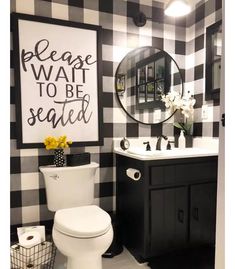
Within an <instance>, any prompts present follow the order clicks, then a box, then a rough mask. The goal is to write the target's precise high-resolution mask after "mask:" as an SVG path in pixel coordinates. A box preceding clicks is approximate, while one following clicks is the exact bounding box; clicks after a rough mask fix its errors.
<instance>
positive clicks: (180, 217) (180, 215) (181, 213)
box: [178, 209, 184, 223]
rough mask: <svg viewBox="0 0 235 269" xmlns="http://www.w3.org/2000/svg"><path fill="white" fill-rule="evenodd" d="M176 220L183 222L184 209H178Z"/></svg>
mask: <svg viewBox="0 0 235 269" xmlns="http://www.w3.org/2000/svg"><path fill="white" fill-rule="evenodd" d="M178 221H179V222H181V223H184V210H182V209H178Z"/></svg>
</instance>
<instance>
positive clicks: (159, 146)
mask: <svg viewBox="0 0 235 269" xmlns="http://www.w3.org/2000/svg"><path fill="white" fill-rule="evenodd" d="M162 138H164V139H165V140H167V139H168V138H167V136H165V135H160V136H159V137H158V139H157V145H156V150H161V141H162Z"/></svg>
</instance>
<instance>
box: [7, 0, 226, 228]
mask: <svg viewBox="0 0 235 269" xmlns="http://www.w3.org/2000/svg"><path fill="white" fill-rule="evenodd" d="M221 2H222V1H221V0H208V1H205V0H203V1H200V2H199V3H198V4H197V6H196V9H195V10H194V11H193V12H192V14H190V15H189V16H188V17H186V18H181V19H172V18H168V17H165V16H164V9H163V7H164V4H163V3H162V2H157V1H152V0H132V1H131V0H130V1H129V0H128V1H124V0H51V1H49V0H47V1H46V0H44V1H43V0H11V11H12V12H18V13H26V14H32V15H39V16H45V17H51V18H58V19H64V20H70V21H78V22H82V23H83V22H84V23H88V24H95V25H100V26H102V36H103V40H102V58H103V59H102V65H103V92H102V94H103V98H102V105H103V119H104V123H103V135H104V145H103V146H100V147H80V148H71V149H69V150H68V151H67V154H69V153H78V152H84V151H89V152H90V153H91V160H92V161H96V162H98V163H99V165H100V168H99V170H98V172H97V176H96V184H95V202H96V204H98V205H100V206H101V207H102V208H103V209H105V210H107V211H112V210H114V209H115V184H114V182H115V169H116V168H115V164H114V156H113V153H112V141H113V138H117V137H124V136H126V137H143V136H152V137H157V136H158V135H160V134H162V133H163V134H166V135H168V136H171V135H173V134H174V132H175V131H176V130H174V129H173V126H172V122H173V120H174V119H170V120H169V121H168V122H166V123H164V124H158V125H152V126H149V125H143V124H138V123H136V122H134V121H133V120H131V119H130V118H129V117H128V116H127V115H126V114H125V113H124V112H123V111H122V109H121V108H120V106H119V104H118V102H117V99H116V94H115V88H114V75H115V71H116V68H117V66H118V64H119V62H120V60H121V59H122V58H123V57H124V55H125V54H126V53H127V52H128V51H130V50H132V49H134V48H136V47H139V46H148V45H150V46H151V45H152V46H156V47H158V48H160V49H164V50H165V51H167V52H168V53H169V54H170V55H171V56H172V57H173V58H174V59H175V60H176V62H177V64H178V65H179V67H180V70H181V72H182V75H183V78H184V80H185V89H186V90H187V91H190V92H191V93H192V94H194V96H195V98H196V100H197V103H196V107H195V108H196V109H195V124H194V132H195V133H194V135H195V136H211V137H212V136H214V137H218V130H219V103H216V102H213V101H211V102H210V101H209V102H206V101H205V100H204V91H205V86H204V85H205V83H204V77H205V28H206V27H207V26H208V25H210V24H212V23H214V22H215V21H217V20H220V19H221V17H222V15H221V14H222V12H221ZM139 10H140V11H142V12H144V13H145V14H146V16H147V17H150V18H152V20H148V21H147V23H146V25H145V26H144V27H140V28H138V27H136V26H135V25H134V23H133V20H132V17H133V16H134V15H136V13H137V12H138V11H139ZM13 49H14V48H13V47H12V45H11V53H12V50H13ZM203 104H207V105H208V107H209V117H208V119H207V120H206V121H204V122H202V120H201V106H202V105H203ZM10 128H11V158H10V162H11V166H10V167H11V225H12V229H13V231H15V227H18V226H21V225H31V224H33V225H36V224H43V225H47V226H48V227H50V226H51V224H52V221H53V216H54V214H53V213H51V212H49V211H48V209H47V205H46V195H45V186H44V181H43V178H42V175H41V174H40V173H39V170H38V167H39V166H40V165H48V164H52V161H53V155H52V152H50V151H46V150H45V149H38V148H35V149H21V150H19V149H17V148H16V123H15V88H14V65H13V61H11V123H10Z"/></svg>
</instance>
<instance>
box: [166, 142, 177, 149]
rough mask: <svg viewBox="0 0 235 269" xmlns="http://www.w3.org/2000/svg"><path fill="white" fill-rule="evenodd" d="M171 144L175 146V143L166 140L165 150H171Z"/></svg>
mask: <svg viewBox="0 0 235 269" xmlns="http://www.w3.org/2000/svg"><path fill="white" fill-rule="evenodd" d="M171 143H174V144H175V141H170V140H168V142H167V146H166V149H167V150H171Z"/></svg>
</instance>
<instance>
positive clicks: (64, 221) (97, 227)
mask: <svg viewBox="0 0 235 269" xmlns="http://www.w3.org/2000/svg"><path fill="white" fill-rule="evenodd" d="M110 225H111V218H110V216H109V214H108V213H107V212H105V211H104V210H103V209H101V208H100V207H98V206H96V205H89V206H81V207H73V208H67V209H61V210H58V211H57V212H56V213H55V218H54V228H55V229H57V230H58V231H60V232H61V233H64V234H67V235H70V236H74V237H79V238H89V237H96V236H100V235H102V234H104V233H106V232H107V231H108V230H109V228H110Z"/></svg>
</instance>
